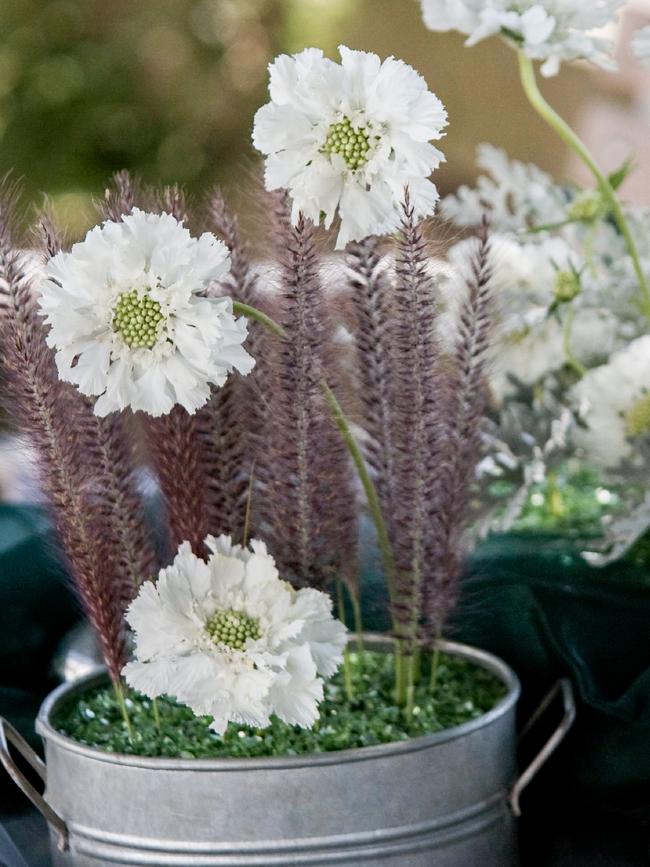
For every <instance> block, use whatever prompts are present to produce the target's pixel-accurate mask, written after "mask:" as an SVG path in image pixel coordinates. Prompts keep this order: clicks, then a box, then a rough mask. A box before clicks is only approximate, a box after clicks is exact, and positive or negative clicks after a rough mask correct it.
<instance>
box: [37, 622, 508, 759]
mask: <svg viewBox="0 0 650 867" xmlns="http://www.w3.org/2000/svg"><path fill="white" fill-rule="evenodd" d="M366 638H367V639H370V642H371V643H373V644H375V645H379V644H381V643H384V644H386V643H388V641H389V640H390V639H387V637H386V636H376V635H369V636H366ZM439 646H440V648H441V650H444V651H445V652H447V653H450V654H454V655H456V656H460V657H461V658H463V659H467V660H469V661H471V662H474V663H475V664H476V665H478V666H480V667H482V668H485V669H487V670H488V671H491V672H492V673H493V674H495V675H496V676H497V677H499V678H500V679H501V680H502V681H503V683H504V684H505V686H506V687H507V689H508V691H507V693H506V695H505V696H504V697H503V698H502V699H501V701H499V702H498V703H497V704H496V705H495V706H494V707H493V708H492V710H490V711H488V712H487V713H484V714H482V715H481V716H480V717H477V718H476V719H474V720H469V721H468V722H466V723H462V724H461V725H458V726H452V727H451V728H448V729H444V730H443V731H441V732H433V733H432V734H429V735H421V736H419V737H417V738H410V739H409V740H406V741H392V742H391V743H387V744H375V745H373V746H368V747H355V748H354V749H347V750H335V751H332V752H327V753H304V754H302V755H299V756H258V757H255V758H245V759H240V758H228V757H221V758H215V759H174V758H167V757H164V756H134V755H126V754H124V753H112V752H108V751H104V750H98V749H96V748H94V747H88V746H85V745H84V744H82V743H80V742H79V741H75V740H74V739H73V738H70V737H68V736H67V735H64V734H62V733H61V732H59V731H57V730H56V729H55V728H54V726H53V725H52V723H51V718H52V715H53V714H54V713H55V712H56V711H57V710H58V709H59V708H60V706H61V705H62V704H63V702H64V701H68V700H69V699H70V697H71V696H73V695H74V694H75V693H80V692H84V691H85V690H86V689H88V688H89V687H90V686H92V685H94V684H95V682H99V681H101V680H103V679H104V678H105V677H106V673H105V671H104V670H103V669H98V670H97V671H95V672H91V673H90V674H87V675H85V676H84V677H81V678H79V679H78V680H75V681H72V682H70V683H64V684H61V686H59V687H57V688H56V689H55V690H53V691H52V692H51V693H50V694H49V695H48V696H47V697H46V698H45V700H44V701H43V704H42V705H41V707H40V710H39V712H38V717H37V719H36V731H37V732H38V734H39V735H40V736H41V737H42V738H43V740H45V741H50V742H51V743H52V744H56V745H57V746H58V747H60V748H61V749H64V750H67V751H68V752H74V753H78V754H80V755H83V756H85V757H86V758H88V759H94V760H95V761H99V762H108V763H110V764H117V765H127V766H129V767H138V768H146V769H149V770H175V771H217V770H219V771H243V770H250V771H252V770H259V769H272V768H278V769H284V770H286V769H288V768H301V767H313V766H315V765H332V764H345V763H348V762H359V761H367V760H369V759H375V758H384V757H386V756H392V755H395V754H399V753H408V752H416V751H418V750H423V749H428V748H429V747H433V746H436V745H438V744H442V743H447V742H449V741H453V740H456V739H458V738H462V737H465V736H466V735H469V734H472V733H473V732H475V731H477V730H478V729H482V728H484V727H486V726H489V725H490V724H491V723H493V722H495V721H496V720H497V719H499V718H501V717H502V716H504V715H505V714H507V713H508V711H510V709H511V708H512V707H513V705H515V704H516V703H517V701H518V700H519V696H520V693H521V686H520V683H519V678H518V677H517V675H516V674H515V672H514V671H513V669H512V668H511V667H510V666H509V665H508V664H507V663H506V662H504V661H503V660H502V659H500V658H499V657H498V656H495V655H494V654H492V653H488V652H487V651H485V650H480V649H479V648H476V647H472V646H471V645H468V644H461V643H459V642H455V641H441V642H440V645H439Z"/></svg>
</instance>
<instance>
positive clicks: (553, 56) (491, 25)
mask: <svg viewBox="0 0 650 867" xmlns="http://www.w3.org/2000/svg"><path fill="white" fill-rule="evenodd" d="M624 3H625V0H422V12H423V16H424V23H425V24H426V26H427V27H429V29H431V30H437V31H445V30H459V31H460V32H461V33H466V34H467V36H468V39H467V45H475V44H476V43H477V42H479V41H480V40H481V39H485V38H486V37H488V36H492V35H493V34H495V33H501V34H502V35H504V36H507V37H509V38H510V39H512V40H514V41H515V42H516V43H517V45H518V46H520V47H521V48H522V50H523V51H524V52H525V54H527V55H528V57H530V58H532V59H533V60H544V61H545V63H544V65H543V66H542V73H543V74H544V75H546V76H550V75H555V74H556V73H557V72H558V70H559V68H560V63H561V62H562V61H570V60H577V59H579V58H583V59H585V60H591V61H593V62H594V63H597V64H598V65H599V66H603V67H606V68H613V62H612V60H611V58H610V56H609V55H610V53H611V45H610V43H609V42H608V41H607V40H606V39H603V38H602V37H600V36H596V35H593V33H592V32H591V31H593V30H597V29H598V28H601V27H604V26H605V25H607V24H610V23H611V22H612V21H613V20H615V17H616V11H617V10H618V9H619V8H620V7H621V6H623V5H624Z"/></svg>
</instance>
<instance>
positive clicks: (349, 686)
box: [336, 578, 354, 701]
mask: <svg viewBox="0 0 650 867" xmlns="http://www.w3.org/2000/svg"><path fill="white" fill-rule="evenodd" d="M336 595H337V604H338V609H339V620H340V621H341V623H343V625H344V626H347V623H346V622H345V591H344V588H343V581H342V580H341V579H340V578H339V579H338V581H337V582H336ZM343 683H344V685H345V697H346V698H347V700H348V701H354V686H353V683H352V666H351V665H350V650H349V648H348V646H347V644H346V646H345V648H344V650H343Z"/></svg>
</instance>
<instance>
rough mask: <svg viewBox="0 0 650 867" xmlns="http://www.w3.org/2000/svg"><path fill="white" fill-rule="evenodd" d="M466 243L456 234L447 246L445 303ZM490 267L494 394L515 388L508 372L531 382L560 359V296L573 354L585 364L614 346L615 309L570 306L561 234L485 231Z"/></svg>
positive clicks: (568, 256)
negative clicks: (530, 237) (522, 237)
mask: <svg viewBox="0 0 650 867" xmlns="http://www.w3.org/2000/svg"><path fill="white" fill-rule="evenodd" d="M472 243H473V242H472V241H471V240H465V241H461V242H459V243H458V244H456V245H454V246H453V247H452V248H451V249H450V251H449V254H448V257H449V263H450V265H451V273H450V276H449V277H448V278H447V281H446V282H445V283H443V288H444V292H445V295H446V296H447V297H448V298H449V303H453V299H454V297H457V296H459V295H460V294H461V292H462V285H463V280H462V275H463V273H464V271H465V270H466V268H467V266H468V263H469V262H470V261H471V257H470V255H469V248H470V245H471V244H472ZM490 267H491V272H492V279H491V285H492V287H493V291H494V295H495V339H494V343H493V350H492V358H491V365H490V384H491V389H492V393H493V397H494V398H495V400H497V402H499V403H500V402H501V401H502V400H503V399H505V398H507V397H508V396H510V395H511V394H513V393H514V392H515V391H516V385H515V380H516V381H517V382H520V383H522V384H524V385H534V384H535V383H537V382H540V381H542V380H543V379H544V378H545V377H546V376H547V375H548V374H550V373H553V372H555V371H557V370H559V369H561V368H562V367H563V366H564V365H565V364H566V363H567V353H566V346H565V340H566V335H565V321H566V320H565V317H566V315H567V310H566V309H565V306H566V305H567V302H573V305H572V306H573V322H572V327H571V329H570V350H571V353H572V355H573V357H574V358H575V359H576V360H577V361H579V362H580V363H581V364H583V365H590V364H594V363H597V362H600V361H602V360H603V358H605V357H606V356H607V355H608V354H609V353H610V352H612V351H613V350H614V348H615V346H616V336H617V330H618V324H617V320H616V317H615V316H613V315H612V313H611V312H610V311H609V310H608V309H607V308H601V307H593V308H592V307H584V308H580V307H578V302H579V300H580V294H581V292H582V289H581V279H580V277H579V276H578V275H577V273H576V272H577V271H578V268H577V260H576V256H575V254H574V252H573V250H572V249H571V247H570V246H569V245H568V244H567V243H566V242H565V241H564V240H563V239H562V238H560V237H550V236H546V237H544V238H543V239H539V240H538V241H537V242H536V243H532V242H530V243H529V242H524V241H519V240H517V239H516V238H515V237H513V236H511V235H502V234H498V233H496V234H494V235H493V236H492V239H491V248H490ZM459 278H461V279H459Z"/></svg>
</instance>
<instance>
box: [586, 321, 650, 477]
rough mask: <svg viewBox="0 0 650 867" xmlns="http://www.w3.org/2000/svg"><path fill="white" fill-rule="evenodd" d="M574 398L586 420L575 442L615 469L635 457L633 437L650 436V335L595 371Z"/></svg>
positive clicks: (600, 464)
mask: <svg viewBox="0 0 650 867" xmlns="http://www.w3.org/2000/svg"><path fill="white" fill-rule="evenodd" d="M572 397H573V400H574V402H575V405H576V407H577V408H578V409H579V410H580V412H581V415H582V417H583V420H584V425H585V426H584V427H582V428H580V429H579V430H578V431H577V432H576V441H577V444H578V445H580V446H582V448H584V450H585V452H586V456H587V458H588V459H589V460H590V461H592V462H593V463H595V464H597V465H599V466H602V467H611V468H614V467H617V466H618V465H619V464H620V463H621V461H623V460H625V459H628V458H631V457H633V454H634V441H635V440H637V439H639V438H647V437H650V335H645V336H644V337H639V338H637V339H636V340H633V341H632V342H631V343H630V344H628V346H626V347H625V348H624V349H621V350H619V351H618V352H615V353H614V354H613V355H612V357H611V358H610V360H609V362H608V363H607V364H602V365H601V366H600V367H596V368H594V369H593V370H590V371H589V372H588V373H587V374H586V375H585V376H584V377H583V378H582V379H581V380H580V382H579V383H577V385H576V386H574V388H573V392H572Z"/></svg>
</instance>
